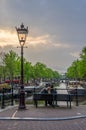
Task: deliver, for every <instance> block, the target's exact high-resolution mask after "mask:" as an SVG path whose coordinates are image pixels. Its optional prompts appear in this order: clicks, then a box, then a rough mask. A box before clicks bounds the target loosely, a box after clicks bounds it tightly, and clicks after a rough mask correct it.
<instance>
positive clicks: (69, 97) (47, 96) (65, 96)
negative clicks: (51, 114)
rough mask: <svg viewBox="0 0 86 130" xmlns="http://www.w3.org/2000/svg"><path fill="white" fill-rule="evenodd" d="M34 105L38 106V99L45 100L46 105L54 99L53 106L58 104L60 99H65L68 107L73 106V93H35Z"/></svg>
mask: <svg viewBox="0 0 86 130" xmlns="http://www.w3.org/2000/svg"><path fill="white" fill-rule="evenodd" d="M33 100H34V105H35V106H36V108H37V107H38V101H45V106H47V102H49V101H52V106H56V105H57V102H58V101H65V102H66V103H67V107H70V108H71V102H72V95H71V94H54V95H53V94H40V93H34V94H33Z"/></svg>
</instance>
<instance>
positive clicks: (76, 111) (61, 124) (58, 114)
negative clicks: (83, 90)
mask: <svg viewBox="0 0 86 130" xmlns="http://www.w3.org/2000/svg"><path fill="white" fill-rule="evenodd" d="M85 114H86V106H85V105H83V106H78V107H76V106H73V107H72V109H69V108H67V107H56V108H51V107H43V106H40V107H38V108H35V107H34V106H31V105H29V106H27V109H26V110H21V111H20V110H18V107H17V106H16V107H12V108H9V109H5V110H3V111H0V117H13V118H14V117H20V118H24V117H25V118H26V117H27V118H65V117H73V116H81V115H85ZM0 130H86V118H78V119H72V120H57V121H30V120H29V121H28V120H25V121H24V120H0Z"/></svg>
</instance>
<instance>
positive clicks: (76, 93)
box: [75, 86, 79, 106]
mask: <svg viewBox="0 0 86 130" xmlns="http://www.w3.org/2000/svg"><path fill="white" fill-rule="evenodd" d="M75 96H76V106H78V105H79V103H78V91H77V86H76V92H75Z"/></svg>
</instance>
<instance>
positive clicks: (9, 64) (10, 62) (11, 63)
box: [3, 50, 18, 79]
mask: <svg viewBox="0 0 86 130" xmlns="http://www.w3.org/2000/svg"><path fill="white" fill-rule="evenodd" d="M17 59H18V55H17V54H16V53H15V52H13V51H12V50H11V51H9V53H7V54H5V55H4V59H3V62H4V65H5V67H6V70H7V73H8V76H9V77H10V79H13V77H14V74H15V72H16V71H17V65H16V63H17V62H16V61H17Z"/></svg>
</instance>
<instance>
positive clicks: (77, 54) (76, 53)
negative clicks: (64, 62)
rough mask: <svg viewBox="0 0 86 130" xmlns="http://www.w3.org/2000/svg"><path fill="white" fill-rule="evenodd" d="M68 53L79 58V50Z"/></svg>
mask: <svg viewBox="0 0 86 130" xmlns="http://www.w3.org/2000/svg"><path fill="white" fill-rule="evenodd" d="M70 55H71V56H73V57H75V58H79V57H80V52H71V53H70Z"/></svg>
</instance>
